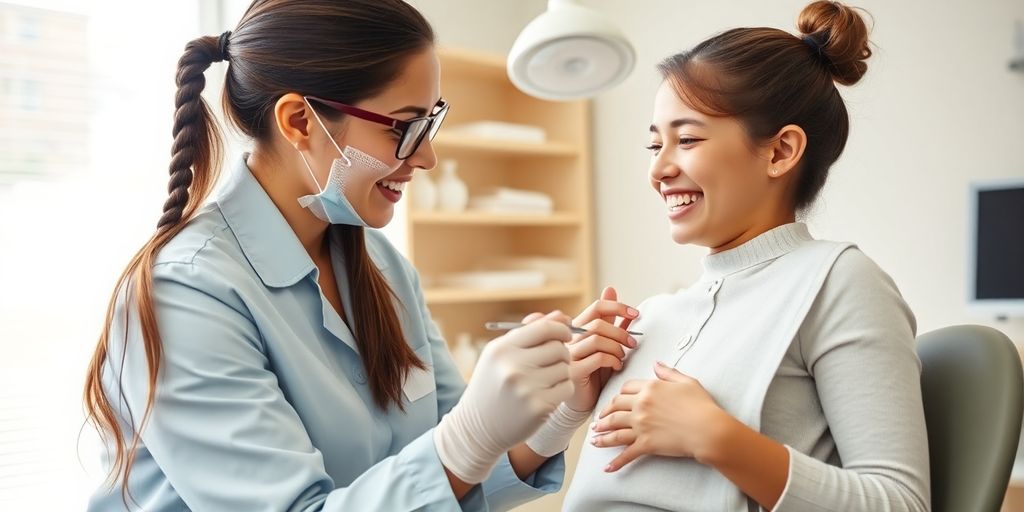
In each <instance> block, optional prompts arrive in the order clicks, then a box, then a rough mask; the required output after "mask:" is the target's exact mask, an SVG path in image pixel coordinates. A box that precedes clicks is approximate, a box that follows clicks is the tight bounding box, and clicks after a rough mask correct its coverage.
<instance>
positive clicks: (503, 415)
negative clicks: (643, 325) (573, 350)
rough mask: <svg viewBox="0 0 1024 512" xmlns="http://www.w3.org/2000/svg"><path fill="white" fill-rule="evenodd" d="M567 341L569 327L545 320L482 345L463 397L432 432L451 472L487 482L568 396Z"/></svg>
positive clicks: (569, 387)
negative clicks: (506, 456) (511, 451)
mask: <svg viewBox="0 0 1024 512" xmlns="http://www.w3.org/2000/svg"><path fill="white" fill-rule="evenodd" d="M553 315H555V316H557V315H561V314H560V313H556V314H553ZM555 316H552V318H554V317H555ZM561 316H564V315H561ZM571 339H572V333H571V332H570V330H569V327H568V325H566V324H565V323H562V322H560V321H556V320H552V319H548V318H545V319H544V320H537V321H533V322H530V323H529V325H525V326H523V327H520V328H518V329H514V330H511V331H509V332H508V333H506V334H505V335H503V336H501V337H498V338H496V339H494V340H493V341H491V342H490V343H488V344H487V345H486V347H485V348H484V350H483V352H482V353H481V354H480V359H479V360H478V361H477V363H476V367H475V368H474V370H473V376H472V378H471V379H470V381H469V385H468V386H467V388H466V391H465V393H464V394H463V395H462V398H461V399H460V400H459V402H458V403H457V404H456V405H455V407H454V408H452V410H451V412H449V413H448V414H447V415H445V416H444V418H442V419H441V422H440V423H439V424H438V426H437V428H436V429H435V430H434V444H435V446H436V447H437V454H438V457H439V458H440V459H441V463H442V464H444V466H445V467H446V468H448V470H449V471H450V472H451V473H453V474H454V475H455V476H457V477H458V478H459V479H460V480H462V481H464V482H466V483H470V484H475V483H478V482H482V481H483V480H486V479H487V477H488V475H489V474H490V472H491V469H492V468H493V467H494V465H495V464H496V463H497V461H498V458H499V457H501V456H502V455H503V454H504V453H505V452H507V451H508V450H509V449H511V448H512V447H514V446H515V445H517V444H519V443H521V442H522V441H523V440H525V439H526V438H527V437H529V436H530V435H531V434H533V433H534V432H536V430H537V429H538V428H539V427H540V426H541V425H542V424H543V423H544V421H545V420H547V418H548V416H549V415H550V414H551V413H552V411H554V410H555V408H556V407H558V405H559V404H560V403H562V402H563V401H564V400H566V399H567V398H569V397H570V396H572V393H573V385H572V381H571V380H570V378H569V351H568V349H566V346H565V343H566V342H568V341H569V340H571Z"/></svg>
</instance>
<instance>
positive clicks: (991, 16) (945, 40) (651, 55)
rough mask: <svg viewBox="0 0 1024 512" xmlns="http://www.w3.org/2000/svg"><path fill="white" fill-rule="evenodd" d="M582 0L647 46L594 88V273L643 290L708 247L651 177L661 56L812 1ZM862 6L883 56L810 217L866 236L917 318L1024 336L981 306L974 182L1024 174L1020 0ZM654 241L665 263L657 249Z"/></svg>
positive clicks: (1020, 327) (853, 236)
mask: <svg viewBox="0 0 1024 512" xmlns="http://www.w3.org/2000/svg"><path fill="white" fill-rule="evenodd" d="M585 4H586V5H588V6H591V7H593V8H596V9H599V10H601V11H602V12H605V13H607V14H608V15H609V16H612V17H613V18H614V19H615V20H617V22H618V23H620V24H621V26H622V28H623V29H624V30H625V31H626V33H627V34H628V35H629V37H630V38H631V40H632V41H633V43H634V44H635V45H636V49H637V52H638V57H639V62H638V66H637V69H636V71H635V72H634V73H633V75H632V76H631V77H630V78H629V79H628V81H627V82H625V83H624V84H622V85H621V86H619V87H618V88H616V89H614V90H613V91H610V92H608V93H606V94H604V95H603V96H601V97H599V98H597V100H596V102H595V116H594V147H595V148H596V150H595V151H596V153H595V155H594V156H595V158H594V161H595V163H596V175H597V177H596V191H595V193H596V202H595V203H596V204H597V205H599V206H598V208H597V211H596V215H597V220H598V222H597V226H598V227H597V261H598V269H599V276H598V282H599V283H608V284H614V285H616V286H618V287H620V288H621V290H622V291H623V292H624V294H625V297H626V298H627V300H632V301H637V300H640V299H642V298H644V297H646V296H648V295H650V294H653V293H657V292H661V291H666V290H668V289H669V288H671V287H673V286H678V285H681V284H685V283H687V282H689V281H691V280H692V279H693V278H694V277H696V275H698V274H699V271H700V270H699V258H700V255H701V254H703V252H704V251H703V250H697V249H694V248H680V247H677V246H675V245H674V244H673V242H672V241H671V240H670V239H669V237H668V226H667V221H666V220H665V217H664V214H663V211H664V206H663V205H662V204H661V201H660V199H659V198H657V197H656V196H655V195H654V194H653V192H651V191H650V189H649V188H648V186H647V182H646V179H645V178H644V174H645V172H646V169H647V155H646V153H645V152H644V151H643V150H642V149H641V146H642V145H643V144H644V142H645V140H646V134H645V131H646V130H645V127H646V126H647V125H648V124H649V123H650V114H651V104H652V98H653V93H654V91H655V89H656V87H657V84H658V82H659V78H658V76H657V72H656V71H655V70H654V65H655V63H656V62H657V61H659V60H660V59H661V58H663V57H666V56H668V55H669V54H671V53H674V52H676V51H679V50H681V49H684V48H688V47H690V46H693V45H694V44H696V43H698V42H699V41H701V40H702V39H704V38H706V37H708V36H710V35H712V34H714V33H716V32H718V31H720V30H724V29H727V28H732V27H737V26H770V27H777V28H781V29H784V30H788V31H795V25H796V17H797V14H798V13H799V12H800V10H801V8H802V7H803V6H804V5H806V2H804V1H801V0H773V1H770V2H766V1H763V0H762V1H758V0H734V1H731V2H728V3H711V2H680V1H669V0H648V1H645V2H643V3H642V6H643V9H638V8H637V7H638V5H640V4H637V3H633V2H630V3H628V4H627V3H626V2H621V1H618V0H589V1H586V2H585ZM854 5H858V6H861V7H864V8H865V9H867V10H868V11H869V12H870V13H871V14H872V16H873V17H874V19H875V29H874V32H873V34H872V40H873V42H874V43H875V47H874V48H873V49H874V56H873V57H872V58H871V59H870V61H869V70H868V73H867V75H866V77H865V79H864V80H863V81H862V82H861V83H859V84H857V85H856V86H854V87H853V88H849V89H843V95H844V97H845V98H846V99H847V105H848V108H849V110H850V113H851V125H852V127H851V137H850V139H849V142H848V145H847V148H846V152H845V154H844V155H843V157H842V158H841V159H840V161H839V162H838V163H837V164H836V165H835V166H834V167H833V169H832V174H831V177H830V180H829V183H828V185H827V186H826V190H825V193H824V194H823V197H822V199H821V200H820V202H819V204H818V205H817V207H816V208H815V209H814V211H812V212H810V215H809V218H808V220H809V223H810V225H811V227H812V231H813V232H814V233H815V234H816V235H817V236H819V237H822V238H831V239H842V240H852V241H855V242H857V243H858V244H859V245H860V247H861V248H862V249H863V250H864V251H866V252H867V253H868V254H869V255H870V256H871V257H873V258H874V259H875V260H876V261H878V263H879V264H880V265H881V266H882V267H883V268H884V269H886V270H887V271H888V272H889V273H890V274H891V275H892V276H893V278H894V279H895V280H896V282H897V284H898V285H899V286H900V288H901V290H902V291H903V294H904V296H905V297H906V299H907V301H908V302H909V303H910V305H911V306H912V307H913V309H914V311H915V312H916V314H917V317H918V322H919V332H925V331H928V330H931V329H935V328H938V327H941V326H944V325H950V324H953V323H961V322H974V323H988V324H991V325H993V326H996V327H998V328H1000V329H1002V330H1003V331H1004V332H1006V333H1007V334H1008V335H1010V336H1011V337H1012V338H1014V339H1015V340H1016V341H1018V342H1020V343H1024V319H1018V320H1014V321H1011V322H1008V323H995V322H994V321H992V320H990V319H987V318H984V317H976V316H973V315H971V314H970V313H969V312H968V311H967V308H966V306H965V300H964V297H965V295H966V287H965V282H964V268H965V250H964V247H965V246H966V243H967V242H966V236H967V235H966V233H967V225H966V208H967V206H966V198H967V194H966V186H967V183H968V181H969V180H973V179H981V178H997V177H1009V176H1024V152H1022V151H1021V145H1022V143H1024V74H1022V73H1013V72H1010V71H1009V70H1008V69H1007V63H1008V61H1009V59H1010V57H1011V55H1012V54H1013V20H1014V19H1024V2H1021V1H1019V0H986V1H983V2H977V1H967V0H956V1H948V2H942V3H937V2H925V1H900V2H891V1H881V0H861V1H858V2H856V3H855V4H854ZM652 253H653V254H654V258H655V261H657V262H659V263H661V265H659V266H658V267H657V268H659V271H658V272H651V271H650V268H651V265H649V264H646V261H648V260H649V258H650V257H651V256H650V255H651V254H652ZM641 255H643V256H644V258H643V259H644V260H645V263H644V264H641V262H640V257H641ZM1022 263H1024V262H1022ZM669 285H671V286H669Z"/></svg>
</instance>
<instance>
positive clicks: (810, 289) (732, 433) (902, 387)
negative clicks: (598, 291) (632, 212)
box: [565, 2, 930, 512]
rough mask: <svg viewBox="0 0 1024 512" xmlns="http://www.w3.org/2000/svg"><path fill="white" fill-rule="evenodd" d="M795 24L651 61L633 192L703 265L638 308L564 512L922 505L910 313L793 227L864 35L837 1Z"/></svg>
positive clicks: (746, 31) (925, 492)
mask: <svg viewBox="0 0 1024 512" xmlns="http://www.w3.org/2000/svg"><path fill="white" fill-rule="evenodd" d="M798 27H799V30H800V33H801V36H800V37H797V36H793V35H790V34H788V33H786V32H784V31H781V30H777V29H772V28H741V29H734V30H730V31H727V32H724V33H722V34H719V35H717V36H715V37H712V38H711V39H708V40H706V41H704V42H702V43H700V44H698V45H697V46H696V47H694V48H693V49H691V50H689V51H685V52H683V53H679V54H677V55H673V56H671V57H669V58H667V59H666V60H664V61H663V62H662V63H661V64H660V66H659V70H660V71H661V73H662V75H663V77H664V81H663V82H662V84H661V87H660V88H659V89H658V92H657V95H656V97H655V100H654V114H653V124H652V125H651V127H650V147H649V148H648V149H649V150H650V152H651V163H650V170H649V179H650V183H651V186H652V187H653V188H654V190H655V191H656V192H657V193H658V195H659V199H660V200H662V201H664V202H665V204H666V206H667V211H666V214H667V216H668V221H669V224H670V226H671V227H670V232H671V235H672V239H673V240H674V241H675V242H676V243H679V244H696V245H700V246H705V247H708V248H709V249H710V253H709V254H708V255H707V256H706V257H705V258H704V260H703V267H704V273H703V276H702V277H701V278H700V279H699V280H698V281H697V282H696V283H694V284H693V285H692V286H690V287H689V288H686V289H683V290H681V291H679V292H677V293H675V294H671V295H668V294H666V295H657V296H654V297H651V298H649V299H647V300H646V301H644V302H643V303H642V304H641V305H640V306H639V308H638V309H640V316H639V318H638V319H636V320H635V321H633V323H632V325H631V326H630V329H631V330H635V331H641V332H643V333H644V336H643V337H641V338H640V340H639V346H638V347H637V348H636V349H634V350H632V351H630V352H629V353H628V354H627V355H626V357H625V363H624V367H623V369H622V370H621V371H620V372H617V373H615V374H613V376H612V377H611V378H610V380H609V381H608V382H607V384H606V386H605V387H604V389H603V392H602V393H601V395H600V398H599V399H598V401H597V405H596V409H595V410H594V413H595V414H594V419H595V423H594V424H593V426H592V427H591V428H592V429H593V431H591V432H588V434H589V435H588V441H589V443H587V444H586V445H584V449H583V452H582V455H581V458H580V461H579V464H578V469H577V471H576V474H575V476H574V478H573V480H572V487H571V488H570V489H569V492H568V496H567V497H566V502H565V503H566V505H565V507H566V509H567V510H580V511H591V510H601V511H613V510H643V509H646V510H655V509H657V510H662V509H665V510H687V511H715V512H719V511H730V512H732V511H735V512H746V511H748V510H757V509H758V507H761V508H763V509H767V510H778V511H812V510H813V511H819V510H821V511H824V510H831V511H840V510H841V511H882V510H910V511H923V510H929V508H930V504H929V475H928V443H927V438H926V432H925V423H924V413H923V410H922V405H921V393H920V384H919V379H920V364H919V361H918V359H917V356H916V353H915V346H914V342H915V340H914V336H915V329H916V326H915V320H914V316H913V314H912V313H911V311H910V310H909V309H908V307H907V305H906V303H905V302H904V301H903V299H902V297H901V296H900V293H899V291H898V290H897V287H896V285H895V284H894V283H893V281H892V280H891V279H890V278H889V276H888V275H887V274H886V273H885V272H884V271H882V270H881V269H880V268H879V267H878V266H877V265H876V264H875V263H874V262H873V261H872V260H871V259H870V258H869V257H868V256H866V255H865V254H864V253H863V252H861V250H859V249H858V248H857V247H856V246H854V245H852V244H846V243H837V242H829V241H820V240H815V239H814V238H813V237H812V236H811V235H810V234H809V232H808V229H807V227H806V226H805V225H804V224H802V223H800V222H796V217H797V213H798V212H801V211H803V210H805V209H806V208H807V207H809V206H810V205H812V203H813V202H814V200H815V198H816V197H817V195H818V193H819V192H820V190H821V188H822V186H823V185H824V184H825V179H826V177H827V175H828V172H829V168H830V167H831V166H832V164H833V163H834V162H835V161H836V159H837V158H838V157H839V155H840V154H841V153H842V151H843V147H844V146H845V144H846V140H847V135H848V131H849V119H848V115H847V111H846V108H845V106H844V104H843V99H842V98H841V96H840V94H839V91H838V90H837V88H836V84H839V85H844V86H849V85H853V84H855V83H856V82H857V81H859V80H860V79H861V77H862V76H863V75H864V72H865V71H866V69H867V66H866V64H865V60H866V59H867V58H868V57H869V56H870V55H871V52H870V50H869V48H868V40H867V28H866V25H865V22H864V19H863V18H862V17H861V15H860V14H859V13H858V12H857V11H855V10H853V9H852V8H850V7H847V6H844V5H842V4H838V3H834V2H815V3H812V4H810V5H809V6H807V7H806V8H805V9H804V10H803V12H802V13H800V16H799V21H798ZM882 185H883V184H879V186H882ZM863 200H864V208H865V209H867V208H871V207H872V205H871V203H872V198H871V197H870V196H868V197H864V198H863ZM665 264H666V265H671V264H672V263H671V262H665Z"/></svg>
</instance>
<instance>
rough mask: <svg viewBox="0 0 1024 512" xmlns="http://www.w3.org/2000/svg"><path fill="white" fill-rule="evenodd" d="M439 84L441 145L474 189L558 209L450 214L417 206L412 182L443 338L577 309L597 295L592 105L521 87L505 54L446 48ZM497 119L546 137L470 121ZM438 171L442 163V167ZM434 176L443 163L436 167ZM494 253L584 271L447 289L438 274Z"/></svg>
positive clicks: (413, 228)
mask: <svg viewBox="0 0 1024 512" xmlns="http://www.w3.org/2000/svg"><path fill="white" fill-rule="evenodd" d="M439 53H440V59H441V91H442V94H443V95H444V97H445V99H447V100H448V101H449V103H450V104H451V110H450V111H449V113H448V117H447V118H446V120H445V124H444V127H443V128H442V129H441V131H440V132H439V133H438V135H437V137H436V138H435V139H434V142H433V147H434V150H435V151H436V153H437V157H438V159H439V161H440V160H445V159H454V160H455V161H456V162H457V164H458V167H457V169H458V170H457V173H458V176H459V177H460V178H461V179H462V180H463V181H464V182H465V183H466V185H467V187H468V190H469V195H470V196H471V197H472V196H475V195H479V194H482V193H485V192H486V191H488V190H492V189H494V188H495V187H508V188H513V189H517V190H530V191H536V192H541V193H543V194H546V195H547V196H549V197H550V198H551V199H552V203H553V207H554V211H553V213H551V214H543V215H538V214H525V215H524V214H505V213H484V212H480V211H474V210H471V209H470V210H466V211H463V212H457V213H451V212H441V211H438V210H436V209H435V210H417V209H416V208H414V206H412V205H415V203H416V201H415V194H416V189H417V179H416V178H414V179H413V182H412V183H411V185H410V187H409V194H410V195H411V196H410V203H409V204H410V206H409V207H408V208H407V210H406V215H407V224H406V226H407V227H406V236H407V253H408V256H409V258H410V260H411V261H412V263H413V265H415V267H416V268H417V270H419V272H420V274H421V275H422V276H423V281H424V283H423V288H424V293H425V297H426V301H427V305H428V307H429V308H430V310H431V313H432V315H433V317H434V318H435V320H437V322H438V324H439V326H440V327H441V329H442V332H443V334H444V336H445V339H447V340H448V341H449V343H452V342H453V341H454V340H455V339H456V338H457V336H459V335H460V334H461V333H467V334H469V335H470V336H471V337H472V339H474V340H480V339H484V338H486V339H491V338H493V337H495V336H497V335H498V334H500V333H494V332H487V331H485V330H484V323H485V322H487V321H491V320H498V319H502V320H507V319H509V318H511V317H513V316H514V315H520V314H525V313H530V312H533V311H550V310H554V309H560V310H562V311H564V312H566V313H567V314H570V315H572V314H575V313H577V312H578V311H579V310H580V309H581V308H582V307H584V306H585V305H586V304H588V303H589V302H590V301H591V300H593V298H594V293H593V278H592V274H593V248H592V247H593V241H592V236H593V235H592V223H591V219H592V215H591V196H592V186H591V177H592V170H591V166H590V134H589V132H590V121H589V104H588V103H587V102H549V101H544V100H539V99H536V98H532V97H530V96H527V95H526V94H524V93H522V92H520V91H519V90H518V89H516V88H515V87H514V86H513V85H512V83H511V82H510V81H509V79H508V77H507V75H506V72H505V60H504V58H503V57H501V56H497V55H489V54H483V53H478V52H473V51H466V50H458V49H442V50H441V51H440V52H439ZM480 121H499V122H506V123H516V124H524V125H532V126H536V127H539V128H542V129H543V130H544V132H545V133H546V139H545V141H544V142H515V141H508V140H499V139H489V138H485V137H479V136H467V135H464V134H459V133H458V128H459V126H461V125H465V124H467V123H473V122H480ZM438 167H439V168H440V166H438ZM428 174H429V177H430V178H431V179H433V180H434V182H435V183H437V182H438V181H439V178H440V177H441V172H440V170H435V171H431V172H430V173H428ZM495 257H506V258H507V257H544V258H558V259H561V260H569V261H571V263H572V266H573V270H574V272H573V274H576V276H577V277H576V278H574V279H572V280H571V281H568V282H563V281H557V280H556V281H548V282H546V283H545V284H543V285H541V286H531V287H527V288H519V287H512V288H502V289H495V288H490V289H479V288H465V287H445V286H439V285H438V283H439V280H438V277H439V276H442V275H445V274H450V273H457V272H465V271H472V270H477V268H478V266H479V265H480V264H481V262H485V261H488V260H490V259H493V258H495Z"/></svg>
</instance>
